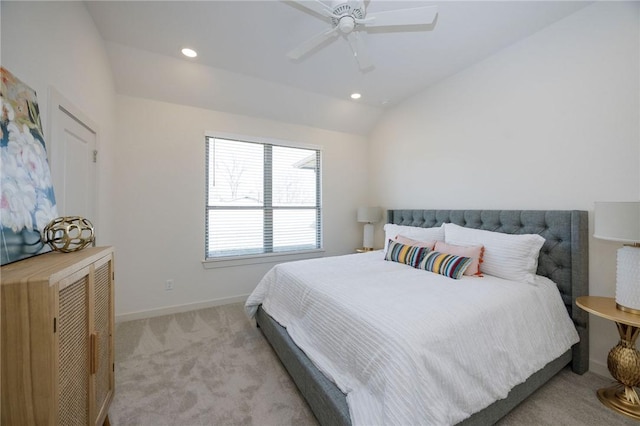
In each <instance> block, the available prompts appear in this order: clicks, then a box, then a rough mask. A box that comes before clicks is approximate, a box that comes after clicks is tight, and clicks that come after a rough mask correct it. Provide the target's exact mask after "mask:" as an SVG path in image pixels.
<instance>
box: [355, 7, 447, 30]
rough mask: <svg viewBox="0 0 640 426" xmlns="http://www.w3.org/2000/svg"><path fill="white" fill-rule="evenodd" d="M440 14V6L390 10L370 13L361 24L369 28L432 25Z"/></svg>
mask: <svg viewBox="0 0 640 426" xmlns="http://www.w3.org/2000/svg"><path fill="white" fill-rule="evenodd" d="M437 14H438V6H425V7H415V8H412V9H398V10H389V11H385V12H378V13H369V14H367V17H366V18H365V19H362V20H360V22H358V21H356V22H357V23H359V24H360V23H362V24H364V25H365V26H367V27H392V26H397V25H426V24H431V23H432V22H433V21H434V19H436V15H437Z"/></svg>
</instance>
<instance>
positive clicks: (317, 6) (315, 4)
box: [291, 0, 333, 18]
mask: <svg viewBox="0 0 640 426" xmlns="http://www.w3.org/2000/svg"><path fill="white" fill-rule="evenodd" d="M291 1H292V2H293V3H295V4H297V5H300V6H302V7H304V8H305V9H308V10H310V11H312V12H315V13H318V14H320V15H322V16H327V17H329V18H330V17H332V16H333V9H331V8H330V7H329V6H327V5H326V4H324V3H322V2H321V1H320V0H291Z"/></svg>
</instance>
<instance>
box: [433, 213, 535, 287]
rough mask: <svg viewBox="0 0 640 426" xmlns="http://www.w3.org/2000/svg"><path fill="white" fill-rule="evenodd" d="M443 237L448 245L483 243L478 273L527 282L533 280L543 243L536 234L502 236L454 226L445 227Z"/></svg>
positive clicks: (501, 234) (451, 224)
mask: <svg viewBox="0 0 640 426" xmlns="http://www.w3.org/2000/svg"><path fill="white" fill-rule="evenodd" d="M444 236H445V238H444V240H445V242H447V243H449V244H482V245H483V246H484V257H483V262H482V264H481V265H480V271H481V272H484V273H486V274H489V275H493V276H496V277H499V278H504V279H507V280H513V281H520V282H526V283H533V282H534V280H535V275H536V270H537V269H538V255H539V254H540V249H541V248H542V245H543V244H544V242H545V239H544V238H543V237H542V236H540V235H538V234H503V233H502V232H492V231H485V230H482V229H472V228H464V227H462V226H459V225H455V224H453V223H445V224H444Z"/></svg>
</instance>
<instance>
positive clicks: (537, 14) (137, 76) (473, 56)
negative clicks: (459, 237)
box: [86, 0, 592, 135]
mask: <svg viewBox="0 0 640 426" xmlns="http://www.w3.org/2000/svg"><path fill="white" fill-rule="evenodd" d="M324 3H325V4H327V5H330V4H331V2H328V1H326V2H324ZM334 3H335V2H334ZM338 3H340V2H338ZM590 3H592V2H579V1H496V2H488V1H435V2H431V1H383V0H378V1H376V0H371V1H365V6H366V10H367V12H368V13H370V14H371V13H376V12H380V11H387V10H393V9H403V8H414V7H421V6H430V5H437V6H438V10H439V12H438V16H437V18H436V20H435V22H434V23H433V24H432V25H424V26H411V27H408V28H405V27H391V28H384V29H375V30H373V29H372V30H369V31H367V32H366V34H365V36H366V40H365V41H366V46H367V50H368V53H369V55H370V56H371V58H372V60H373V63H374V68H373V69H371V70H368V71H366V72H363V71H361V70H360V69H359V67H358V63H357V61H356V59H355V58H354V56H353V53H352V51H351V48H350V46H349V43H348V42H347V41H346V40H345V39H343V38H342V37H338V38H337V39H335V40H334V41H331V42H327V43H324V44H323V45H321V46H320V47H319V48H317V49H314V50H313V51H312V52H311V53H310V54H308V55H306V56H304V57H302V58H301V59H298V60H291V59H289V58H288V57H287V56H286V54H287V52H289V51H290V50H291V49H293V48H295V47H297V46H298V45H300V44H301V43H303V42H304V41H306V40H308V39H309V38H311V37H313V36H314V35H316V34H318V33H320V32H322V31H324V30H326V29H327V28H330V26H331V22H330V20H329V19H327V18H324V17H322V16H321V15H319V14H316V13H313V12H311V11H309V10H308V9H307V8H304V7H302V6H300V5H298V4H296V3H295V2H290V1H276V0H273V1H89V2H86V5H87V9H88V10H89V13H90V14H91V16H92V17H93V19H94V21H95V23H96V25H97V27H98V30H99V31H100V33H101V35H102V37H103V38H104V39H105V41H106V45H107V51H108V55H109V58H110V62H111V65H112V68H113V72H114V76H115V82H116V89H117V91H118V92H119V93H122V94H126V95H131V96H140V97H145V98H151V99H157V100H161V101H166V102H172V103H178V104H185V105H192V106H196V107H201V108H207V109H214V110H221V111H225V112H230V113H235V114H246V115H251V116H254V117H262V118H267V119H274V120H280V121H285V122H290V123H296V124H302V125H309V126H315V127H321V128H326V129H330V130H336V131H344V132H349V133H356V134H363V135H366V134H367V133H368V132H369V131H370V130H371V128H372V127H373V126H374V125H375V123H376V121H377V120H378V119H379V117H380V115H381V114H382V113H383V112H384V110H385V109H386V108H390V107H393V106H394V105H396V104H397V103H399V102H401V101H403V100H405V99H406V98H408V97H410V96H412V95H413V94H415V93H418V92H420V91H422V90H424V89H425V88H427V87H429V86H430V85H433V84H434V83H437V82H438V81H440V80H442V79H444V78H446V77H448V76H451V75H453V74H455V73H457V72H459V71H461V70H463V69H465V68H467V67H469V66H470V65H472V64H474V63H477V62H479V61H482V60H483V59H485V58H486V57H488V56H490V55H492V54H494V53H496V52H497V51H499V50H501V49H503V48H505V47H507V46H509V45H511V44H513V43H516V42H518V41H519V40H521V39H523V38H526V37H528V36H530V35H532V34H533V33H535V32H537V31H539V30H541V29H542V28H544V27H546V26H548V25H550V24H552V23H554V22H556V21H558V20H560V19H562V18H564V17H566V16H568V15H570V14H572V13H574V12H576V11H578V10H579V9H581V8H583V7H585V6H586V5H588V4H590ZM183 47H191V48H193V49H195V50H196V51H197V52H198V56H197V58H194V59H188V58H186V57H184V56H183V55H182V54H181V53H180V50H181V49H182V48H183ZM352 92H359V93H361V94H362V98H361V99H360V100H358V101H353V100H351V99H349V94H351V93H352Z"/></svg>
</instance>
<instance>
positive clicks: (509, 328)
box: [245, 252, 578, 426]
mask: <svg viewBox="0 0 640 426" xmlns="http://www.w3.org/2000/svg"><path fill="white" fill-rule="evenodd" d="M260 304H262V305H263V308H264V310H265V311H266V312H267V313H268V314H269V315H271V316H272V317H273V318H274V319H275V320H276V321H278V322H279V323H280V324H281V325H283V326H284V327H286V328H287V331H288V333H289V335H290V336H291V338H292V339H293V341H294V342H295V343H296V344H297V345H298V346H299V347H300V348H301V349H302V350H303V351H304V352H305V353H306V354H307V356H308V357H309V358H310V359H311V360H312V361H313V362H314V363H315V365H316V366H317V367H318V368H319V369H320V370H321V371H322V372H323V373H324V374H325V375H326V376H328V377H329V378H330V379H331V380H333V381H334V382H335V383H336V385H337V386H338V387H339V388H340V389H341V390H342V392H344V393H345V394H346V395H347V403H348V405H349V410H350V414H351V420H352V422H353V424H354V425H355V426H357V425H382V424H384V425H422V424H424V425H445V424H455V423H457V422H459V421H461V420H463V419H465V418H467V417H468V416H470V415H471V414H473V413H474V412H477V411H479V410H481V409H483V408H485V407H486V406H488V405H490V404H491V403H492V402H494V401H496V400H498V399H502V398H505V397H506V396H507V394H508V392H509V390H510V389H511V388H512V387H514V386H515V385H517V384H519V383H521V382H523V381H524V380H525V379H526V378H527V377H528V376H530V375H531V374H532V373H534V372H536V371H537V370H539V369H540V368H542V367H544V366H545V364H547V363H548V362H549V361H551V360H553V359H555V358H557V357H558V356H559V355H561V354H562V353H564V352H565V351H566V350H567V349H569V348H570V347H571V345H573V344H574V343H576V342H577V341H578V335H577V333H576V330H575V328H574V326H573V323H572V322H571V320H570V319H569V316H568V314H567V311H566V309H565V307H564V305H563V303H562V300H561V298H560V294H559V292H558V289H557V288H556V285H555V284H554V283H553V282H551V281H550V280H548V279H546V278H543V277H537V278H536V283H535V285H532V284H524V283H517V282H511V281H506V280H503V279H499V278H495V277H491V276H485V277H483V278H478V277H467V276H465V277H464V278H463V279H461V280H453V279H450V278H446V277H443V276H441V275H436V274H433V273H431V272H427V271H422V270H418V269H414V268H412V267H410V266H407V265H402V264H399V263H395V262H388V261H384V260H383V257H382V253H381V252H373V253H364V254H353V255H347V256H339V257H330V258H324V259H313V260H304V261H299V262H291V263H285V264H280V265H277V266H275V267H274V268H273V269H271V270H270V271H269V272H268V273H267V274H266V275H265V276H264V278H263V279H262V280H261V281H260V283H259V284H258V286H257V287H256V289H255V290H254V292H253V293H252V294H251V295H250V296H249V299H248V300H247V302H246V306H245V309H246V311H247V313H248V314H249V315H250V316H253V315H255V312H256V310H257V307H258V305H260Z"/></svg>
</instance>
